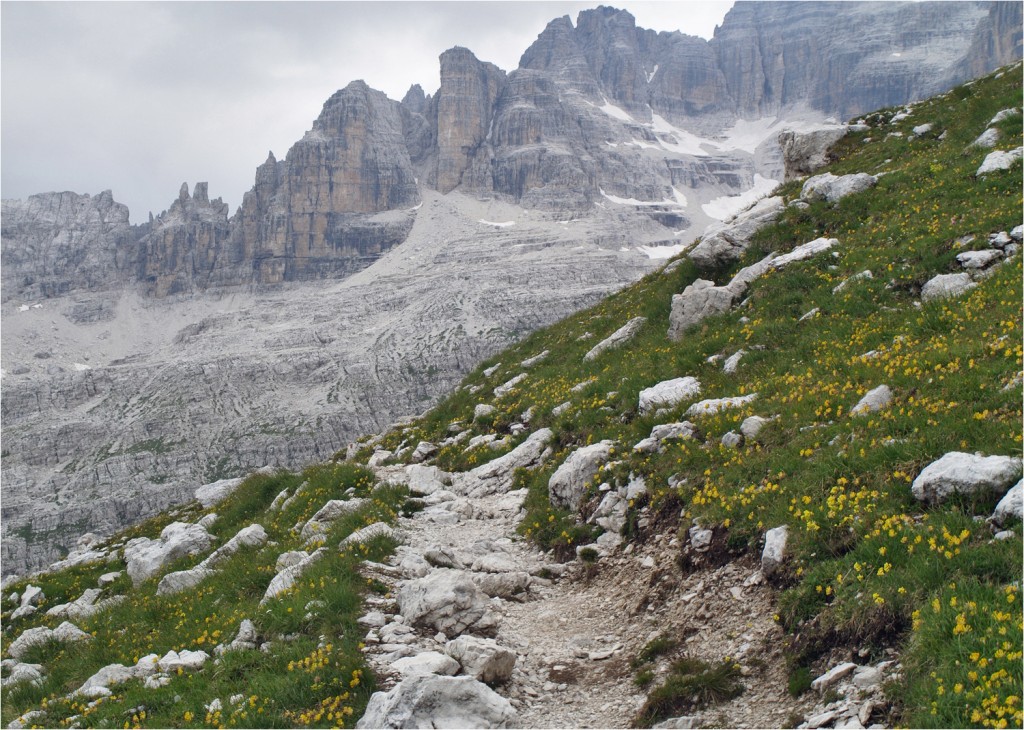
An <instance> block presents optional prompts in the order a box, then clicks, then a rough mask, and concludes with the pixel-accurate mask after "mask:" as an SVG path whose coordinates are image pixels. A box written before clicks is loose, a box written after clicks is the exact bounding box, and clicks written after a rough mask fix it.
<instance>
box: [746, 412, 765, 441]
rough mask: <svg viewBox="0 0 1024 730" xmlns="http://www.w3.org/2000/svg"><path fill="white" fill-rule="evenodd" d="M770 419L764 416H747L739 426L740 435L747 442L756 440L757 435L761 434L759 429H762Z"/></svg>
mask: <svg viewBox="0 0 1024 730" xmlns="http://www.w3.org/2000/svg"><path fill="white" fill-rule="evenodd" d="M769 421H771V419H770V418H765V417H764V416H747V417H746V418H744V419H743V423H741V424H740V433H742V434H743V437H744V438H745V439H747V440H748V441H754V440H756V439H757V435H758V434H759V433H761V429H762V428H764V427H765V426H766V425H767V424H768V423H769Z"/></svg>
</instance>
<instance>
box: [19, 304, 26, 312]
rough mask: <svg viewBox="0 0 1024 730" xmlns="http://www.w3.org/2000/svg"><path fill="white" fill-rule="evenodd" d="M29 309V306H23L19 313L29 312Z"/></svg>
mask: <svg viewBox="0 0 1024 730" xmlns="http://www.w3.org/2000/svg"><path fill="white" fill-rule="evenodd" d="M28 309H29V307H28V305H27V304H22V305H21V306H20V307H18V311H19V312H27V311H28Z"/></svg>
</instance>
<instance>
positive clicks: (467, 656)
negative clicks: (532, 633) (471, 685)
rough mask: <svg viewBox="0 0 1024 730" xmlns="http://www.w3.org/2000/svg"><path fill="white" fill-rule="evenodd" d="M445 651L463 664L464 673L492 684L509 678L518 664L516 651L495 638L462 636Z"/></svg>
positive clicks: (450, 642) (447, 645)
mask: <svg viewBox="0 0 1024 730" xmlns="http://www.w3.org/2000/svg"><path fill="white" fill-rule="evenodd" d="M444 652H445V654H447V655H448V656H450V657H451V658H452V659H454V660H455V661H457V662H458V663H459V664H460V665H462V672H463V674H466V675H468V676H470V677H473V679H478V680H480V681H481V682H486V683H487V684H492V685H493V684H497V683H500V682H504V681H506V680H508V679H509V678H510V677H511V676H512V670H513V669H515V666H516V653H515V652H514V651H512V650H511V649H507V648H505V647H504V646H501V645H499V644H498V642H496V641H495V640H494V639H481V638H478V637H476V636H460V637H458V638H457V639H453V640H452V641H449V642H448V643H447V644H445V647H444Z"/></svg>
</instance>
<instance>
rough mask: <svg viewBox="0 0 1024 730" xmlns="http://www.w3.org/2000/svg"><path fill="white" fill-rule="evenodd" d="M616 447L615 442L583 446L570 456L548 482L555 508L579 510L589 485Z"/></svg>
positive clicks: (550, 497)
mask: <svg viewBox="0 0 1024 730" xmlns="http://www.w3.org/2000/svg"><path fill="white" fill-rule="evenodd" d="M614 447H615V442H614V441H609V440H607V439H606V440H604V441H600V442H598V443H596V444H591V445H590V446H583V447H582V448H579V449H576V451H574V452H572V453H571V454H569V458H567V459H566V460H565V461H564V462H563V463H562V465H561V466H559V467H558V469H556V470H555V473H554V474H552V475H551V479H549V480H548V494H549V499H550V500H551V504H553V505H554V506H555V507H567V508H569V509H571V510H578V509H579V508H580V505H581V504H582V502H583V496H584V495H585V494H586V491H587V484H588V483H589V482H590V481H591V480H592V479H593V478H594V477H595V476H597V473H598V471H599V470H600V468H601V465H602V464H604V463H606V462H607V461H608V459H609V457H610V456H611V452H612V449H613V448H614Z"/></svg>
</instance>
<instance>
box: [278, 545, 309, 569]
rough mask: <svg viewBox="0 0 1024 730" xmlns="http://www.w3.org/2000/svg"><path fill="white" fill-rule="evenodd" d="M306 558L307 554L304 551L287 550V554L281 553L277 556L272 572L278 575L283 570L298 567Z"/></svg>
mask: <svg viewBox="0 0 1024 730" xmlns="http://www.w3.org/2000/svg"><path fill="white" fill-rule="evenodd" d="M308 557H309V553H307V552H306V551H305V550H289V551H288V552H284V553H281V554H280V555H278V556H277V562H276V563H274V570H276V571H277V572H278V573H280V572H281V571H282V570H284V569H285V568H290V567H292V566H293V565H298V564H299V563H301V562H302V561H303V560H305V559H306V558H308Z"/></svg>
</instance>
